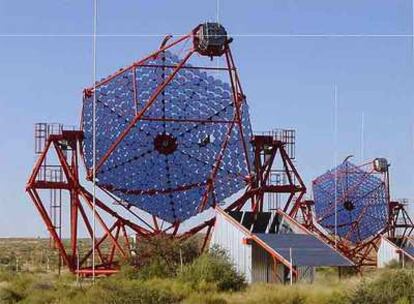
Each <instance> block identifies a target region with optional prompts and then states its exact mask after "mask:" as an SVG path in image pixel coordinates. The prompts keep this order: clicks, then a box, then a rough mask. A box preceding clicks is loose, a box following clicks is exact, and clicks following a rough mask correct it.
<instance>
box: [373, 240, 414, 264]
mask: <svg viewBox="0 0 414 304" xmlns="http://www.w3.org/2000/svg"><path fill="white" fill-rule="evenodd" d="M393 262H397V263H398V264H400V265H401V266H402V267H405V266H406V265H411V266H412V265H413V263H414V240H412V239H411V238H391V237H387V236H385V235H384V236H381V240H380V244H379V247H378V251H377V266H378V268H384V267H386V266H387V265H389V264H391V263H393Z"/></svg>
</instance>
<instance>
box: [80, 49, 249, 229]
mask: <svg viewBox="0 0 414 304" xmlns="http://www.w3.org/2000/svg"><path fill="white" fill-rule="evenodd" d="M180 61H181V59H179V58H178V57H177V56H176V55H174V54H172V53H170V52H168V51H164V52H161V53H160V54H159V55H158V56H157V57H156V58H154V57H151V58H150V59H148V60H146V61H144V62H141V63H139V64H138V65H133V66H131V67H129V68H126V69H125V70H122V71H121V72H119V73H117V74H114V75H113V76H110V77H109V78H107V79H105V80H103V81H101V82H99V83H98V84H97V85H96V91H95V95H96V96H95V97H96V162H97V163H99V162H100V160H101V159H102V158H103V156H104V155H105V154H106V153H107V151H108V150H109V149H110V147H111V145H112V144H113V143H114V142H115V141H116V139H117V138H118V137H119V136H120V135H121V134H122V132H123V131H124V130H125V129H127V128H128V126H129V125H130V124H133V120H134V118H136V117H137V115H140V114H142V115H141V117H140V119H138V120H137V122H136V123H135V124H133V127H132V129H130V131H129V132H128V133H127V135H126V136H125V137H124V138H123V140H122V141H120V142H119V144H118V145H117V146H116V148H115V149H114V150H113V152H111V153H110V155H109V156H108V158H107V159H106V160H105V161H104V162H103V163H102V165H101V166H100V167H99V166H98V167H97V172H96V177H97V179H96V182H97V185H98V186H99V187H101V188H103V189H105V190H107V191H110V192H111V193H113V194H114V195H116V196H117V197H119V198H120V199H122V200H123V201H125V202H127V203H128V204H131V205H134V206H136V207H138V208H140V209H142V210H145V211H146V212H148V213H150V214H152V215H156V216H158V217H159V218H161V219H163V220H166V221H168V222H180V221H184V220H186V219H188V218H189V217H191V216H194V215H196V214H197V213H198V212H200V211H201V210H200V203H201V201H202V198H206V201H205V205H202V206H203V208H202V209H206V208H208V207H210V206H212V205H214V204H215V203H220V202H222V200H223V199H225V198H227V197H229V196H230V195H232V194H234V193H236V192H237V191H239V190H241V189H242V188H244V187H245V177H246V176H247V175H248V174H249V169H248V168H249V160H252V147H251V144H250V138H251V136H252V131H251V125H250V118H249V113H248V108H247V103H246V102H245V100H243V101H242V102H240V105H238V106H235V102H234V98H233V90H232V87H231V86H230V85H229V84H228V83H226V82H224V81H222V80H220V79H219V78H217V77H214V76H212V75H214V73H211V75H209V74H208V73H207V72H205V71H203V70H200V69H197V68H193V67H192V66H191V65H189V64H185V66H184V67H183V68H182V69H179V70H178V72H177V74H176V75H175V76H174V78H172V81H171V82H170V83H169V84H168V85H167V86H166V87H165V88H164V89H163V90H161V93H160V94H159V95H158V97H157V98H156V99H155V101H154V103H153V104H152V105H151V106H150V107H148V109H146V108H145V107H146V105H147V103H148V102H149V101H150V99H151V96H153V95H154V93H156V91H157V90H158V89H159V88H160V85H161V84H162V83H163V82H164V81H165V80H166V79H167V78H168V77H169V76H170V75H171V74H172V73H173V71H174V70H175V67H176V66H177V65H178V64H179V62H180ZM95 97H94V93H93V92H92V93H91V94H89V95H88V94H85V97H84V102H83V111H82V127H83V131H84V158H85V163H86V166H87V168H88V169H89V170H91V169H92V166H93V104H94V103H93V101H94V98H95ZM144 110H145V111H144ZM238 117H239V118H238ZM216 167H217V170H215V168H216ZM215 171H216V174H215V173H214V172H215ZM210 183H211V184H212V186H210V187H209V186H208V185H209V184H210Z"/></svg>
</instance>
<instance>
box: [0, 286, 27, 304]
mask: <svg viewBox="0 0 414 304" xmlns="http://www.w3.org/2000/svg"><path fill="white" fill-rule="evenodd" d="M21 299H22V297H21V296H20V295H19V294H17V293H16V292H15V291H13V290H10V289H9V288H7V287H2V288H1V287H0V303H1V304H14V303H17V302H19V301H20V300H21Z"/></svg>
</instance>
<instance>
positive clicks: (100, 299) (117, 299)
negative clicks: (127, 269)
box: [73, 279, 182, 304]
mask: <svg viewBox="0 0 414 304" xmlns="http://www.w3.org/2000/svg"><path fill="white" fill-rule="evenodd" d="M181 300H182V297H180V295H177V294H175V293H174V292H173V291H172V290H170V289H168V288H158V287H157V286H156V285H151V284H150V281H148V282H145V281H139V280H119V279H118V280H116V279H104V280H102V281H99V282H98V283H97V284H96V285H94V286H92V287H91V288H89V289H87V290H86V292H85V293H84V294H82V295H81V296H78V297H75V298H74V299H73V303H87V304H95V303H96V304H118V303H122V304H164V303H165V304H169V303H178V302H180V301H181Z"/></svg>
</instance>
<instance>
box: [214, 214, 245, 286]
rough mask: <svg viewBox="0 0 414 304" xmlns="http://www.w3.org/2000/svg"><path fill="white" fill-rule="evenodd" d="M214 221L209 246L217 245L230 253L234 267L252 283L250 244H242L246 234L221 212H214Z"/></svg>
mask: <svg viewBox="0 0 414 304" xmlns="http://www.w3.org/2000/svg"><path fill="white" fill-rule="evenodd" d="M216 215H217V217H216V223H215V226H214V230H213V234H212V237H211V241H210V247H212V246H214V245H218V246H220V247H221V248H223V249H225V250H226V251H227V253H228V254H229V255H230V258H231V259H232V261H233V263H234V265H235V266H236V269H237V270H238V271H239V272H240V273H243V274H244V275H245V277H246V280H247V282H249V283H252V245H247V244H243V243H242V241H243V238H244V237H246V235H245V234H244V233H243V232H242V231H241V230H240V229H238V228H236V227H235V226H234V225H232V224H231V223H230V222H229V221H227V220H226V219H225V218H224V216H223V215H222V214H220V213H219V212H217V213H216Z"/></svg>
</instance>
